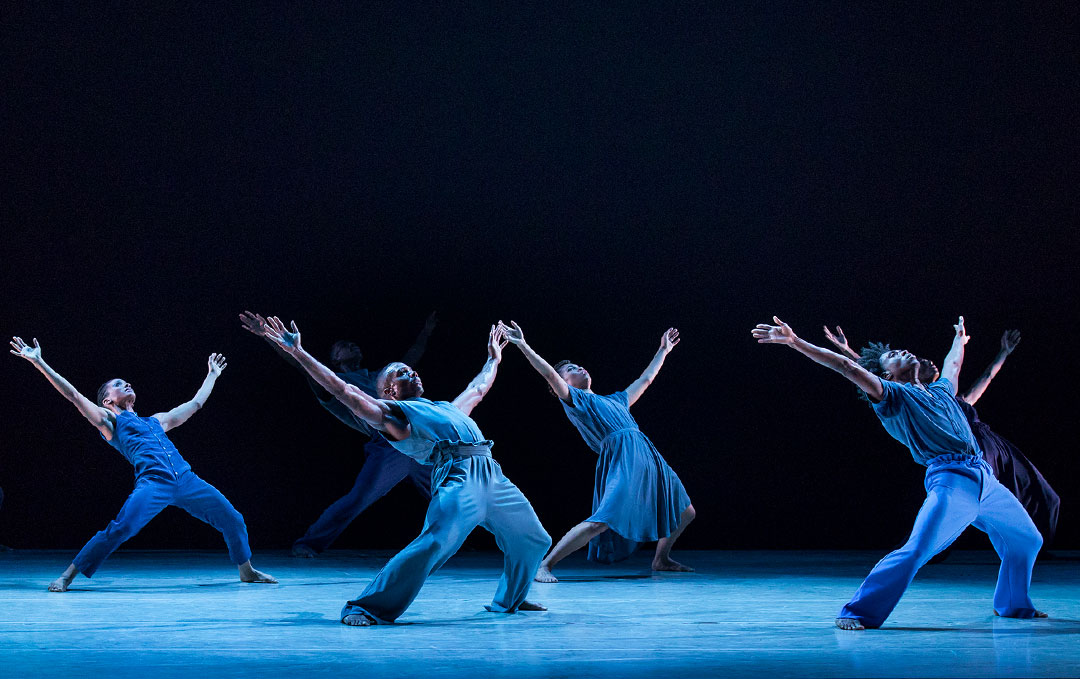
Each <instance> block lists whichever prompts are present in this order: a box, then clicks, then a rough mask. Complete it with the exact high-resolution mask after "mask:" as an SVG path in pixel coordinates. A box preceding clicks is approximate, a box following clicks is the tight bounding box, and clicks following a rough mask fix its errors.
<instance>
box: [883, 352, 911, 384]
mask: <svg viewBox="0 0 1080 679" xmlns="http://www.w3.org/2000/svg"><path fill="white" fill-rule="evenodd" d="M878 363H880V364H881V370H882V373H883V374H882V376H881V377H882V379H886V380H892V381H893V382H914V381H915V375H916V374H918V371H919V359H918V357H916V356H915V354H913V353H911V352H910V351H905V350H903V349H891V350H889V351H886V352H885V353H884V354H882V355H881V357H880V358H879V359H878Z"/></svg>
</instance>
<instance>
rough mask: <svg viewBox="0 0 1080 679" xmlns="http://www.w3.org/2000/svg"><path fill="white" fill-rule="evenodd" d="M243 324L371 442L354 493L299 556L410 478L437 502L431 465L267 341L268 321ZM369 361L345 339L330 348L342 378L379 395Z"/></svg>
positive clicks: (245, 318) (411, 354) (313, 531)
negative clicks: (389, 439) (413, 455)
mask: <svg viewBox="0 0 1080 679" xmlns="http://www.w3.org/2000/svg"><path fill="white" fill-rule="evenodd" d="M240 322H241V324H242V325H243V327H244V329H245V330H247V331H248V332H250V333H252V334H253V335H255V336H256V337H262V338H263V339H264V340H266V342H267V343H269V344H270V346H272V347H273V348H274V351H275V352H276V353H277V354H279V355H280V356H281V357H282V358H283V359H285V361H286V362H287V363H289V364H290V365H292V366H293V367H294V368H296V369H298V370H300V372H302V373H304V376H305V378H306V379H307V381H308V384H309V386H310V387H311V389H312V391H314V392H315V397H316V398H317V399H318V401H319V404H320V405H322V407H324V408H326V410H328V411H329V412H330V413H331V414H333V415H334V416H335V417H336V418H338V419H339V420H341V421H342V422H343V423H345V424H346V425H347V426H349V427H351V428H353V429H355V430H357V431H359V432H360V433H362V434H364V435H365V436H367V437H368V439H369V440H368V442H367V443H366V444H365V445H364V462H363V464H362V465H361V467H360V471H359V473H357V475H356V481H355V482H354V483H353V487H352V490H350V491H349V492H348V494H346V495H345V496H344V497H342V498H339V499H338V500H337V501H335V502H334V503H333V504H331V505H330V506H329V507H327V508H326V510H325V511H323V513H322V515H320V516H319V518H318V519H317V520H316V521H315V523H313V524H311V526H310V527H309V528H308V529H307V532H305V533H304V535H303V536H301V537H300V538H299V539H298V540H297V541H296V542H294V543H293V546H292V555H293V556H295V557H300V558H313V557H314V556H315V555H317V554H319V553H321V552H322V551H323V550H325V549H326V548H328V547H329V546H330V545H331V543H333V542H334V540H336V539H337V537H338V536H339V535H341V533H342V532H343V531H344V530H345V529H346V528H347V527H348V526H349V524H350V523H352V522H353V520H354V519H356V517H358V516H360V514H361V513H362V512H363V511H364V510H365V509H367V508H368V507H370V506H371V505H372V503H374V502H375V501H376V500H378V499H379V498H381V497H383V496H384V495H386V494H387V493H389V492H390V490H391V489H392V488H393V487H394V486H396V485H397V484H399V483H401V482H402V481H405V480H408V481H409V483H410V484H412V486H413V487H414V488H416V490H417V491H418V492H419V493H420V494H421V495H423V496H424V499H425V500H430V499H431V465H426V464H420V463H419V462H417V461H416V460H414V459H412V458H411V457H409V456H407V455H402V454H401V453H399V452H398V451H396V450H394V448H393V446H391V445H390V444H389V443H388V442H387V440H386V439H385V438H384V437H383V435H382V434H381V433H379V432H378V431H376V430H375V429H373V428H372V427H371V426H370V425H368V424H367V423H366V422H364V421H363V420H361V419H359V418H357V417H356V416H354V415H353V414H352V411H350V410H349V409H348V408H347V407H346V406H345V404H343V403H342V402H341V401H339V400H337V399H336V398H334V397H333V395H332V394H330V392H328V391H326V390H325V389H323V388H322V386H320V385H319V383H318V382H316V381H315V380H314V379H312V378H311V376H309V375H308V374H307V373H306V372H304V369H303V368H301V367H300V365H299V364H298V363H297V362H296V360H295V359H294V358H293V357H292V356H290V355H289V354H287V353H286V352H285V351H283V350H282V349H281V347H279V346H278V345H277V344H276V343H274V342H273V341H271V340H270V339H269V338H267V337H266V319H265V318H263V317H262V316H260V315H259V314H253V313H251V312H250V311H245V312H244V313H242V314H240ZM436 322H437V319H436V316H435V313H434V312H432V314H431V315H430V316H428V319H427V321H426V322H425V323H424V328H423V330H421V331H420V334H419V335H418V336H417V338H416V341H415V342H414V343H413V345H412V347H410V348H409V350H408V351H407V352H405V361H406V362H407V363H409V365H415V362H416V361H418V360H420V357H421V356H422V355H423V354H424V349H425V348H426V347H427V340H428V337H430V336H431V333H432V331H433V330H434V329H435V324H436ZM363 360H364V357H363V353H361V351H360V347H358V346H357V345H356V344H355V343H354V342H349V341H345V340H341V341H338V342H335V343H334V346H333V347H331V349H330V361H331V363H332V364H333V365H334V367H335V368H337V376H338V377H340V378H341V379H342V380H344V381H345V382H347V383H349V384H351V385H353V386H355V387H357V388H359V389H360V390H361V391H363V392H364V393H365V394H367V395H368V396H371V397H375V378H376V377H377V374H376V373H374V372H372V371H370V370H367V369H366V368H364V367H363Z"/></svg>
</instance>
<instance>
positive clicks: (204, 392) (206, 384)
mask: <svg viewBox="0 0 1080 679" xmlns="http://www.w3.org/2000/svg"><path fill="white" fill-rule="evenodd" d="M226 365H227V364H226V363H225V357H224V356H222V355H221V354H210V358H208V359H207V360H206V367H207V372H206V379H205V380H203V383H202V386H201V387H199V390H198V391H197V392H195V396H194V397H193V398H192V399H191V400H190V401H188V402H187V403H181V404H180V405H178V406H176V407H175V408H173V409H172V410H170V411H168V412H164V413H155V414H154V417H155V418H157V421H158V422H160V423H161V428H162V429H164V430H165V431H169V430H170V429H172V428H174V427H179V426H180V425H182V424H183V423H185V422H187V421H188V420H189V419H191V416H192V415H194V414H195V413H196V412H198V411H199V409H200V408H202V407H203V406H204V405H206V399H208V398H210V392H211V391H213V390H214V383H215V382H217V378H219V377H221V371H222V370H224V369H225V366H226Z"/></svg>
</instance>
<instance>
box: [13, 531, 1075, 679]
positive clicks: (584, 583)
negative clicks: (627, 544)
mask: <svg viewBox="0 0 1080 679" xmlns="http://www.w3.org/2000/svg"><path fill="white" fill-rule="evenodd" d="M388 556H389V555H388V554H384V553H374V552H354V551H330V552H328V553H327V554H325V555H323V556H321V557H319V558H317V559H310V560H309V559H293V558H290V557H289V556H287V555H286V554H285V553H262V554H259V555H257V557H256V559H255V563H256V565H257V566H258V567H259V568H261V569H263V570H266V571H268V572H270V573H273V574H274V575H275V576H277V577H278V578H279V579H280V581H281V583H280V584H278V585H250V584H243V583H240V582H238V581H237V580H236V570H235V567H233V566H232V565H230V564H229V563H228V561H227V559H226V558H225V555H224V552H221V553H218V552H171V551H169V552H164V551H163V552H148V551H121V552H118V553H117V554H116V555H114V556H113V557H112V558H111V559H109V561H108V562H106V564H105V565H104V566H103V567H102V569H101V570H100V571H99V572H98V574H97V575H96V576H95V577H94V578H93V579H92V580H87V579H86V578H82V577H81V576H80V577H79V579H77V580H76V581H75V583H74V587H73V588H72V591H70V592H68V593H64V594H56V593H50V592H47V591H46V586H47V585H48V583H49V581H50V580H52V578H54V577H56V576H57V575H58V574H59V573H60V571H62V570H63V569H64V567H65V566H66V565H67V562H68V561H69V560H70V558H71V554H70V553H68V552H45V551H18V550H17V551H14V552H7V553H2V554H0V601H2V604H0V605H2V613H3V615H2V618H0V676H2V677H4V679H8V678H9V677H10V678H15V677H24V676H25V677H31V676H33V677H61V676H63V677H80V676H91V675H97V676H99V677H101V678H102V679H105V678H108V679H111V678H112V677H140V678H143V677H153V679H168V678H171V677H185V679H216V678H217V677H234V676H237V677H238V676H259V677H273V676H285V675H288V676H290V677H296V676H333V677H337V678H339V679H340V677H342V676H353V675H361V676H364V677H369V676H372V677H381V676H423V677H425V679H439V678H442V677H461V676H469V677H471V679H494V678H496V677H514V678H515V679H520V678H521V677H550V676H554V677H557V676H574V677H601V676H603V677H645V676H658V675H664V676H677V677H679V678H680V679H684V678H686V677H697V676H750V675H753V676H768V675H777V676H792V675H797V676H810V677H826V676H827V677H834V676H839V677H864V676H880V677H895V676H927V677H929V676H934V677H951V676H956V677H961V676H962V677H993V676H1024V677H1028V676H1069V675H1076V674H1078V672H1080V669H1078V668H1080V577H1078V576H1080V561H1077V560H1076V556H1077V555H1076V554H1061V555H1060V556H1061V557H1063V558H1058V559H1053V560H1048V561H1045V562H1040V563H1039V564H1038V565H1037V566H1036V569H1035V574H1034V580H1033V585H1032V596H1033V598H1034V599H1035V600H1036V603H1037V604H1038V605H1039V607H1040V608H1042V609H1044V610H1046V611H1047V612H1049V613H1050V616H1051V617H1050V618H1049V619H1046V620H1012V619H1002V618H998V617H996V616H994V614H993V610H992V608H991V598H992V594H993V587H994V582H995V579H996V575H997V560H996V558H995V556H994V555H993V553H990V552H958V553H954V554H952V555H951V556H950V557H949V559H948V560H947V561H946V562H944V563H942V564H936V565H931V566H927V567H925V568H924V569H923V570H922V571H920V573H919V575H918V576H917V577H916V580H915V582H914V583H913V584H912V586H911V588H910V589H909V590H908V593H907V595H906V596H905V597H904V599H903V600H902V601H901V603H900V605H899V606H898V607H897V609H896V611H895V612H894V614H893V615H892V617H890V618H889V620H888V622H887V623H886V624H885V625H884V626H883V627H882V628H881V629H880V630H871V631H866V632H846V631H843V630H839V629H837V628H835V627H834V626H833V618H834V616H835V615H836V613H837V612H838V610H839V608H840V606H841V605H842V604H843V603H844V602H845V601H846V600H847V599H848V597H850V596H851V594H852V593H853V592H854V591H855V589H856V587H858V585H859V582H860V580H861V579H862V577H863V576H864V575H865V574H866V572H867V571H868V570H869V568H870V567H871V566H872V565H873V563H874V562H875V561H876V560H877V559H878V558H880V556H882V555H881V554H880V553H871V552H680V554H679V558H680V560H681V561H684V562H685V563H687V564H689V565H692V566H694V567H696V568H697V572H696V573H653V572H652V571H650V570H649V563H650V561H649V557H650V555H648V554H641V555H638V556H635V557H634V558H632V559H631V560H629V561H627V562H623V563H621V564H617V565H615V566H598V565H593V564H587V563H586V562H585V561H584V559H583V557H582V555H581V554H578V555H575V556H573V557H571V558H570V559H568V560H567V561H566V562H564V563H563V564H560V568H559V569H558V570H557V571H556V573H555V574H556V575H557V576H558V577H559V578H560V579H561V582H559V583H553V584H536V585H535V586H534V587H533V591H532V594H531V595H530V599H531V600H534V601H538V602H541V603H544V604H545V605H547V606H548V608H549V609H550V610H548V611H547V612H539V613H537V612H530V613H519V614H516V615H501V614H492V613H487V612H485V611H484V609H483V605H484V604H486V603H488V602H489V601H490V598H491V596H492V594H493V593H494V590H495V584H496V580H497V578H498V574H499V571H500V569H501V566H502V557H501V555H499V554H497V553H484V552H472V553H463V554H460V555H458V556H456V557H454V558H453V559H451V560H450V562H449V563H447V564H446V566H444V567H443V568H442V569H441V570H440V571H439V572H437V573H436V574H435V575H433V576H432V578H431V579H430V580H429V582H428V584H427V586H426V587H425V588H424V589H423V590H422V591H421V592H420V595H419V597H418V598H417V600H416V601H415V603H414V604H413V606H412V607H411V608H410V609H409V610H408V611H407V612H406V614H405V615H404V616H403V617H402V618H401V621H400V622H401V624H398V625H390V626H379V627H374V628H351V627H347V626H345V625H342V624H340V622H339V621H338V613H339V611H340V608H341V606H342V604H343V603H344V602H345V601H346V600H347V599H350V598H353V597H355V596H357V595H358V594H359V593H360V592H361V590H362V589H363V587H364V585H365V584H366V583H367V582H368V581H369V580H370V579H371V578H372V577H373V576H374V574H375V573H376V572H377V571H378V569H379V568H380V567H381V566H382V565H383V563H385V561H386V559H387V557H388Z"/></svg>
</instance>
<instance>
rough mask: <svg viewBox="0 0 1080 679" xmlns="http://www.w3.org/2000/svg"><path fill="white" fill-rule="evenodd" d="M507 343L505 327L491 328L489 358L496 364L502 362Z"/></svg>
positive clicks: (488, 347)
mask: <svg viewBox="0 0 1080 679" xmlns="http://www.w3.org/2000/svg"><path fill="white" fill-rule="evenodd" d="M506 342H507V339H506V332H505V331H504V330H503V326H495V325H493V326H491V332H489V333H488V345H487V352H488V358H490V359H492V360H494V361H495V362H496V363H498V362H499V361H502V350H503V347H505V346H506Z"/></svg>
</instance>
